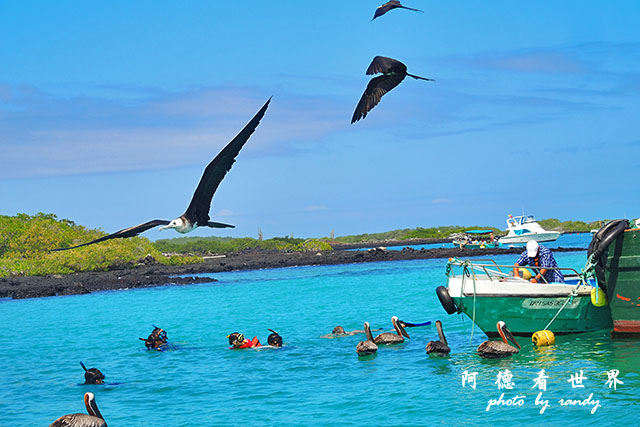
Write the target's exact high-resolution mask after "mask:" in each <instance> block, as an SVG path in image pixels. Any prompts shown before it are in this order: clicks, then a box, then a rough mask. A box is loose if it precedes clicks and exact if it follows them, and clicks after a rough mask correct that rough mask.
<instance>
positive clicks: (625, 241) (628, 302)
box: [605, 228, 640, 335]
mask: <svg viewBox="0 0 640 427" xmlns="http://www.w3.org/2000/svg"><path fill="white" fill-rule="evenodd" d="M605 279H606V283H607V295H608V297H609V301H610V305H611V317H612V319H613V334H614V335H628V334H630V335H638V334H640V229H637V228H636V229H631V230H626V231H625V232H624V233H622V235H621V236H619V237H618V238H617V239H616V240H615V241H614V242H613V243H611V245H610V246H609V252H608V255H607V263H606V265H605Z"/></svg>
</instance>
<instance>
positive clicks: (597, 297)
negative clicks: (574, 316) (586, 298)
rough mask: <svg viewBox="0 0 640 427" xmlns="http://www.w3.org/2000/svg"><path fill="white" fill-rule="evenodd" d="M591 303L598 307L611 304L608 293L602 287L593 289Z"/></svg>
mask: <svg viewBox="0 0 640 427" xmlns="http://www.w3.org/2000/svg"><path fill="white" fill-rule="evenodd" d="M591 304H593V305H595V306H596V307H604V306H605V305H607V304H609V300H608V299H607V294H606V293H605V292H604V291H603V290H602V289H600V288H593V289H591Z"/></svg>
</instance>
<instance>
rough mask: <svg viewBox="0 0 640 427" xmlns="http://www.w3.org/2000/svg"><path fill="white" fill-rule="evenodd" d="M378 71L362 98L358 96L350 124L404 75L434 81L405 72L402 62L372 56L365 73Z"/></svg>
mask: <svg viewBox="0 0 640 427" xmlns="http://www.w3.org/2000/svg"><path fill="white" fill-rule="evenodd" d="M379 73H382V75H381V76H378V77H374V78H372V79H371V80H370V81H369V84H368V85H367V88H366V89H365V91H364V93H363V94H362V98H360V101H359V102H358V105H357V106H356V110H355V111H354V112H353V117H352V118H351V123H352V124H353V123H355V122H357V121H358V120H360V119H364V118H365V117H367V113H368V112H369V111H371V110H372V109H373V107H375V106H376V105H378V103H379V102H380V99H382V96H383V95H385V94H386V93H387V92H389V91H390V90H391V89H393V88H394V87H396V86H398V85H399V84H400V82H401V81H403V80H404V78H405V77H407V76H409V77H413V78H414V79H420V80H429V81H434V80H433V79H427V78H425V77H420V76H414V75H413V74H409V73H407V66H406V65H404V64H403V63H402V62H400V61H398V60H396V59H392V58H386V57H384V56H376V57H375V58H373V61H372V62H371V65H369V68H367V75H372V74H379Z"/></svg>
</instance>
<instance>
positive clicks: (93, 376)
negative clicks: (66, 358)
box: [80, 362, 104, 384]
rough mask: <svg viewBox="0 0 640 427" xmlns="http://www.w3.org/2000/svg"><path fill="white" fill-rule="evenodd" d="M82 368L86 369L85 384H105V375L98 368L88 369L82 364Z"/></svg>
mask: <svg viewBox="0 0 640 427" xmlns="http://www.w3.org/2000/svg"><path fill="white" fill-rule="evenodd" d="M80 366H82V369H84V383H85V384H104V374H103V373H102V372H100V369H98V368H91V369H87V367H86V366H84V363H82V362H80Z"/></svg>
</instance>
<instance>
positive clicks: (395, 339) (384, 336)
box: [373, 316, 410, 345]
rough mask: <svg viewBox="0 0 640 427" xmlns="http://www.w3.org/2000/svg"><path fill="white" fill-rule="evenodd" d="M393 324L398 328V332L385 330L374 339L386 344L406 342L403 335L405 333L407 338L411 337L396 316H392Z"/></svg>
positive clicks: (377, 342) (376, 341)
mask: <svg viewBox="0 0 640 427" xmlns="http://www.w3.org/2000/svg"><path fill="white" fill-rule="evenodd" d="M391 324H392V325H393V328H394V329H395V330H396V333H395V334H394V333H393V332H383V333H381V334H380V335H378V336H377V337H376V338H375V339H374V340H373V342H374V343H376V344H384V345H391V344H401V343H403V342H404V338H403V337H402V336H403V335H404V336H405V337H407V338H410V337H409V334H408V333H407V331H405V330H404V327H402V325H401V324H400V323H399V322H398V318H397V317H396V316H393V317H392V318H391Z"/></svg>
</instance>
